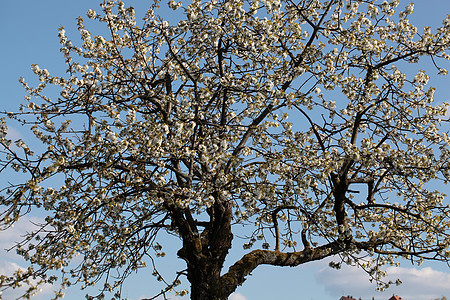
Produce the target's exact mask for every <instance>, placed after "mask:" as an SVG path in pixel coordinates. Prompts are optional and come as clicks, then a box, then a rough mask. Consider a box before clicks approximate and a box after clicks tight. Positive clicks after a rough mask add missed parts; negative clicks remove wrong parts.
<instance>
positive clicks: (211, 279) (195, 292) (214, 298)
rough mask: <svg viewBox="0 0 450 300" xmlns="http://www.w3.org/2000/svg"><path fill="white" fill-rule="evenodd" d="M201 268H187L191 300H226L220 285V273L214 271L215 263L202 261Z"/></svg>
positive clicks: (226, 296) (226, 297)
mask: <svg viewBox="0 0 450 300" xmlns="http://www.w3.org/2000/svg"><path fill="white" fill-rule="evenodd" d="M204 263H205V265H204V266H203V268H202V267H200V266H199V267H197V268H196V267H195V266H192V267H190V268H188V278H189V281H190V282H191V299H192V300H227V299H228V295H224V292H223V289H222V288H221V285H220V273H218V272H217V270H214V269H215V267H214V265H216V263H214V262H212V261H210V262H208V261H204Z"/></svg>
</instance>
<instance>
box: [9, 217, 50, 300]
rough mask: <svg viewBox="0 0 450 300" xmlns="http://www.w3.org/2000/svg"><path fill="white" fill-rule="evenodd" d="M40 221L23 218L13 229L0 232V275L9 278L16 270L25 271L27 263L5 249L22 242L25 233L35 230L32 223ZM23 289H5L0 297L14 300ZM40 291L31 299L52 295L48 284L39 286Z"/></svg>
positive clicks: (13, 251) (45, 297) (39, 219)
mask: <svg viewBox="0 0 450 300" xmlns="http://www.w3.org/2000/svg"><path fill="white" fill-rule="evenodd" d="M42 221H43V219H41V218H36V217H27V216H24V217H22V218H21V219H20V220H19V221H18V222H16V223H15V224H14V227H11V228H8V229H7V230H4V231H0V274H2V275H7V276H11V275H13V274H14V272H15V271H17V270H18V269H22V270H25V269H27V266H26V267H25V266H24V265H26V264H27V262H25V260H24V259H22V257H20V256H19V255H17V254H16V251H15V250H14V249H12V250H11V251H9V252H8V251H6V249H9V248H11V247H12V246H13V245H14V244H15V243H17V242H20V241H22V240H23V237H24V235H25V234H26V233H27V232H30V231H32V230H33V229H36V225H34V224H33V223H35V224H36V223H40V222H42ZM25 289H26V287H21V288H18V289H7V290H5V291H4V292H3V293H2V294H1V296H0V297H3V299H16V298H18V297H19V296H21V295H22V294H23V293H24V291H25ZM41 289H42V291H41V292H39V293H38V296H37V297H35V298H33V299H36V300H38V299H48V298H49V295H50V294H52V293H53V287H52V286H51V285H49V284H46V285H43V286H41ZM41 297H42V298H41Z"/></svg>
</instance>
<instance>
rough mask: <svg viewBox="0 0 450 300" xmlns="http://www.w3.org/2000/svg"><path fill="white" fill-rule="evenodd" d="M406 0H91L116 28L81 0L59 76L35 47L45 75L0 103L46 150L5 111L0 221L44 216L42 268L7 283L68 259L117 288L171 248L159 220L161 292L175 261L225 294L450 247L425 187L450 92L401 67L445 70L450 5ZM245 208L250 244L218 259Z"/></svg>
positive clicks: (41, 274)
mask: <svg viewBox="0 0 450 300" xmlns="http://www.w3.org/2000/svg"><path fill="white" fill-rule="evenodd" d="M399 5H400V1H398V0H391V1H363V0H360V1H353V0H348V1H344V0H331V1H323V0H322V1H319V0H300V1H296V2H295V1H291V0H287V1H285V0H283V1H272V0H265V1H242V0H233V1H229V0H226V1H225V0H224V1H222V0H212V1H206V0H205V1H197V0H195V1H192V3H189V4H183V5H182V4H181V3H176V2H174V1H170V2H169V6H170V7H171V8H172V9H173V10H177V9H179V10H178V12H181V13H180V15H182V17H180V20H179V21H177V22H175V23H174V24H172V25H171V24H169V22H168V21H165V20H163V19H162V18H160V17H158V16H157V13H158V2H155V3H154V4H153V5H152V6H151V7H150V8H149V10H148V11H147V13H146V14H145V17H144V18H143V21H142V22H138V21H136V19H135V12H134V9H133V8H132V7H125V5H124V4H123V3H122V2H115V1H105V2H104V3H103V4H102V5H101V12H95V11H93V10H89V11H88V13H87V15H88V17H89V18H91V19H94V20H96V21H98V22H100V23H103V24H104V25H105V26H106V28H107V29H108V30H109V33H108V34H109V36H108V37H103V36H101V35H95V36H93V34H92V33H91V32H90V31H89V30H88V29H86V27H85V25H84V21H83V19H82V18H81V17H80V18H79V19H78V28H79V32H80V35H81V38H82V46H81V47H78V46H76V45H75V44H74V43H72V42H71V41H70V40H69V39H68V38H67V37H66V35H65V31H64V28H63V27H61V28H60V30H59V38H60V42H61V52H62V53H63V55H64V57H65V59H66V64H67V75H66V76H62V77H60V76H53V75H51V74H50V73H49V72H48V71H47V70H46V69H41V68H39V66H37V65H33V66H32V69H33V72H34V73H35V74H36V75H37V76H38V77H39V80H40V83H39V85H38V86H37V87H30V86H29V85H28V84H27V83H26V82H25V81H24V80H23V79H21V80H20V81H21V82H22V84H23V86H24V87H25V89H26V90H27V93H28V95H27V97H26V100H27V103H26V104H25V105H23V106H22V107H21V109H20V111H18V112H15V113H8V117H9V118H11V119H14V120H16V121H19V122H21V123H22V124H23V125H26V126H29V127H30V128H31V130H32V132H33V133H34V135H35V136H36V138H37V139H39V140H40V141H41V143H42V145H44V146H45V150H44V151H41V152H36V149H31V148H30V147H29V146H27V145H26V143H25V142H24V141H22V140H18V141H15V142H13V141H12V140H10V139H9V137H8V136H7V126H6V120H5V118H4V119H2V126H1V135H0V138H1V141H0V142H1V144H2V146H3V150H2V154H3V156H2V158H1V163H2V168H1V171H2V172H11V171H10V170H11V168H12V169H13V170H15V171H17V172H24V173H25V174H26V176H28V177H27V179H25V180H24V181H23V182H22V183H20V184H8V185H5V187H4V189H3V190H2V191H3V196H2V198H1V205H2V214H1V216H2V218H1V222H2V229H5V230H6V229H7V228H8V227H10V226H11V225H12V224H13V223H14V222H16V221H17V220H18V219H20V218H21V217H22V216H23V215H25V214H27V213H29V212H30V211H32V210H33V209H39V210H44V211H45V212H46V214H47V217H46V218H45V222H44V223H43V224H40V225H39V226H38V228H37V229H36V230H34V231H33V232H30V233H29V234H28V235H27V236H26V237H25V240H24V241H23V242H21V243H19V244H17V245H16V250H17V252H18V253H19V254H20V255H22V256H23V257H24V258H25V259H27V260H28V261H30V263H31V264H32V265H33V267H30V268H29V269H28V270H26V271H22V272H18V273H16V274H15V275H14V276H2V277H1V286H2V287H3V288H8V287H15V286H17V285H18V284H20V283H21V282H27V280H28V281H29V279H31V278H38V279H39V281H38V282H37V284H40V283H45V282H50V283H53V282H56V280H58V276H57V275H55V274H57V273H55V272H53V270H60V272H61V276H59V278H60V279H61V282H62V287H63V288H65V287H67V286H69V285H70V284H72V283H74V282H82V283H83V284H84V285H86V286H90V285H94V284H96V283H98V282H101V283H102V284H103V285H102V286H101V289H102V291H101V295H103V293H106V292H109V291H117V290H119V292H118V293H117V294H116V296H115V297H117V298H119V297H120V286H121V285H122V283H123V281H124V280H125V279H126V278H127V276H128V275H129V274H130V273H131V272H133V271H136V270H138V269H140V268H144V267H146V262H147V263H148V261H149V259H153V258H154V257H156V256H160V255H163V252H162V249H163V248H162V247H163V246H164V243H163V242H164V241H163V240H160V239H159V238H158V237H159V235H160V234H161V233H162V232H167V233H169V234H172V235H175V236H177V237H178V238H179V239H180V241H181V246H180V249H179V251H178V252H177V254H178V256H179V257H180V258H181V259H183V260H184V261H185V262H186V270H184V271H180V272H179V273H178V275H177V276H176V278H175V280H173V282H168V283H167V291H169V290H171V289H172V288H175V287H176V286H177V285H178V284H179V282H180V281H179V278H180V277H181V276H186V277H187V280H188V281H189V283H190V286H191V288H190V296H191V299H197V300H203V299H209V300H210V299H227V297H228V296H229V295H230V294H231V293H232V292H233V291H235V289H236V288H237V287H238V286H239V285H241V284H243V283H244V281H245V279H246V276H247V275H249V274H250V272H252V271H253V270H254V269H255V268H257V267H258V266H260V265H264V264H266V265H276V266H291V267H293V266H298V265H301V264H303V263H306V262H310V261H314V260H321V259H324V258H326V257H331V256H337V257H339V260H338V261H337V262H335V263H333V264H332V265H333V266H334V267H339V266H340V264H341V263H348V264H356V265H359V266H361V267H363V268H364V269H365V270H366V271H367V272H368V273H369V274H370V275H371V276H372V277H373V278H374V279H375V280H377V281H379V282H380V284H383V282H382V281H381V278H382V276H383V271H382V270H381V269H380V266H382V265H384V264H397V261H398V258H400V257H403V258H406V259H408V260H411V261H412V262H419V263H420V262H421V261H423V260H424V259H430V260H438V261H445V262H448V259H449V257H450V251H449V243H450V237H449V225H450V220H449V212H450V209H449V206H448V205H447V204H445V203H444V200H445V195H444V194H442V193H440V192H439V191H434V190H430V189H429V188H427V186H428V184H429V183H430V182H431V183H433V182H438V181H442V182H445V183H447V182H448V180H449V178H450V175H449V168H450V163H449V158H450V151H449V143H450V139H449V137H448V135H447V134H446V133H445V132H443V131H441V130H440V128H441V124H442V123H443V122H445V121H446V120H443V119H445V115H446V113H447V108H448V105H447V104H445V103H443V104H439V105H436V104H434V98H433V95H434V92H435V88H433V87H430V88H427V87H426V85H427V82H428V80H429V75H428V73H426V71H425V70H418V71H417V72H414V73H413V74H412V75H408V74H406V73H407V72H406V71H405V70H411V67H410V66H411V65H408V64H407V63H412V64H413V65H412V66H414V64H416V63H419V62H421V61H423V60H424V59H428V60H427V65H428V66H429V67H431V68H430V69H431V70H428V72H432V73H433V74H434V73H438V74H440V75H446V74H447V71H446V70H445V69H444V68H442V64H444V63H445V60H448V59H449V58H450V56H449V55H448V54H446V53H445V51H446V50H448V48H449V45H450V19H449V18H448V17H447V18H446V19H445V20H444V21H443V25H442V27H441V28H439V29H438V30H437V31H436V33H432V31H431V29H430V28H428V27H427V28H424V29H423V31H419V30H418V29H417V28H416V27H414V26H413V25H411V24H410V23H409V21H408V15H410V14H411V13H412V12H413V5H412V4H409V5H407V6H406V8H405V9H404V10H402V11H400V12H399V13H396V12H395V10H397V7H399ZM400 8H401V7H400ZM398 10H401V9H398ZM420 66H421V67H422V65H420ZM402 70H404V71H402ZM49 86H56V87H59V88H60V94H59V95H58V96H56V97H53V96H50V95H49V93H50V94H51V93H52V91H53V90H54V89H50V90H49V92H48V93H47V94H46V93H44V91H47V90H48V88H47V87H49ZM322 90H323V92H322ZM288 116H289V119H288ZM38 149H39V148H38ZM55 182H60V183H58V184H56V183H55ZM242 225H245V226H244V227H243V229H239V230H240V232H242V231H244V232H245V233H244V235H245V234H246V240H245V243H244V244H243V246H244V249H246V251H244V253H243V254H242V257H241V258H240V259H239V260H237V261H236V262H234V263H233V264H232V265H231V267H230V268H229V269H228V270H223V265H224V262H225V259H226V258H227V254H228V252H229V250H230V249H231V247H232V241H233V238H234V233H235V228H236V226H240V227H241V226H242ZM76 255H78V257H77V260H76V261H77V262H79V265H77V266H75V267H74V266H73V265H72V264H71V262H73V261H74V257H75V256H76ZM80 257H81V258H80ZM80 261H81V262H80ZM112 271H117V272H118V274H119V276H117V277H114V276H112V275H111V274H112V273H111V272H112ZM154 274H155V276H157V277H158V278H159V276H160V274H159V273H158V271H157V270H155V272H154ZM389 284H390V283H389V282H388V283H385V286H387V285H389ZM35 289H36V287H35V286H32V287H31V288H30V289H29V290H28V291H27V293H28V294H32V293H34V292H35ZM178 293H179V294H181V295H183V294H186V293H187V291H185V290H179V291H178ZM60 295H62V292H59V294H58V295H57V296H60Z"/></svg>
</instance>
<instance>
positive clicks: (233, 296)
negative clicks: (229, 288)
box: [228, 293, 247, 300]
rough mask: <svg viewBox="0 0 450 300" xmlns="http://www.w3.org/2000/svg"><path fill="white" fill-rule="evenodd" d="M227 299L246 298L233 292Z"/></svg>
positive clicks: (240, 299)
mask: <svg viewBox="0 0 450 300" xmlns="http://www.w3.org/2000/svg"><path fill="white" fill-rule="evenodd" d="M228 300H247V298H245V297H244V295H242V294H239V293H233V294H231V295H230V297H228Z"/></svg>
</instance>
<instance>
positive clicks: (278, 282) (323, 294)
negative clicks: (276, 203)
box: [0, 0, 450, 300]
mask: <svg viewBox="0 0 450 300" xmlns="http://www.w3.org/2000/svg"><path fill="white" fill-rule="evenodd" d="M98 3H100V1H99V0H78V1H73V0H41V1H35V0H15V1H6V0H3V1H2V9H1V10H0V36H1V37H2V40H3V42H2V46H1V47H0V54H1V55H0V110H7V111H11V110H14V109H16V108H17V107H18V105H19V104H20V103H21V102H22V99H23V96H24V95H25V93H24V91H23V89H22V87H21V86H20V84H19V83H18V81H17V79H18V78H19V77H21V76H23V77H25V78H26V79H31V78H33V74H32V72H31V70H30V66H31V64H34V63H36V64H38V65H40V67H42V68H47V69H48V70H49V71H50V73H52V72H55V73H59V74H62V73H63V72H64V69H65V65H64V60H63V58H62V56H61V55H60V53H59V42H58V37H57V29H58V27H59V26H60V25H64V26H65V27H66V31H67V34H68V36H69V38H73V39H74V40H76V38H75V37H76V36H77V32H76V20H75V18H76V17H78V16H79V15H82V16H85V13H86V11H87V10H88V9H89V8H94V9H97V8H98ZM125 3H126V4H132V5H133V6H134V7H135V8H136V10H137V13H138V15H139V13H141V14H142V13H143V11H144V10H145V7H146V6H147V5H148V3H150V2H149V1H137V0H135V1H128V2H127V1H125ZM408 3H409V1H402V4H401V7H404V6H406V5H407V4H408ZM446 13H450V1H449V0H417V1H416V5H415V14H414V15H413V17H412V19H413V23H414V24H417V25H419V26H424V25H427V24H428V25H431V26H433V27H435V26H438V25H439V24H440V21H441V20H443V19H444V18H445V14H446ZM447 69H450V66H448V67H447ZM431 82H432V84H434V86H436V87H437V88H438V93H437V99H438V101H439V102H441V101H449V100H450V85H449V84H448V82H449V79H448V77H445V78H440V79H439V80H435V81H433V80H432V81H431ZM15 129H16V130H17V131H18V132H19V133H18V134H20V131H21V128H15ZM23 134H25V133H23ZM24 221H27V220H24ZM29 226H30V225H29V224H28V223H27V222H22V223H20V224H18V225H17V226H16V228H15V229H14V231H12V232H6V233H1V234H0V250H1V249H3V248H5V247H7V245H9V244H11V242H12V241H14V240H17V239H18V236H19V235H20V234H21V233H23V232H24V231H26V230H27V228H29ZM173 246H174V251H175V250H176V248H177V247H178V244H177V243H176V241H173ZM174 251H173V252H174ZM238 253H241V254H242V252H241V251H240V249H238V250H234V251H233V253H232V257H233V258H234V259H236V258H238V256H237V254H238ZM172 254H173V253H172ZM13 263H17V264H18V265H21V266H24V264H23V262H21V261H20V260H17V258H16V257H14V255H13V254H11V253H9V254H7V253H6V252H1V251H0V273H4V272H7V271H8V270H9V269H11V267H13V266H14V265H13ZM327 264H328V262H327V261H322V262H315V263H310V264H306V265H302V266H299V267H297V268H277V267H270V266H262V267H259V268H258V269H257V270H255V271H254V272H253V274H252V276H250V277H249V278H248V279H247V281H246V282H245V283H244V286H243V287H240V288H239V289H238V290H237V292H238V294H235V295H233V296H232V297H231V298H230V299H232V300H245V299H246V300H257V299H258V300H269V299H281V300H284V299H285V300H291V299H306V300H309V299H315V300H319V299H321V300H334V299H339V297H340V296H341V295H353V296H355V297H362V299H371V298H372V296H374V297H375V299H377V300H378V299H379V300H382V299H388V298H389V297H390V296H391V295H392V294H393V293H395V294H398V295H401V296H402V297H403V298H404V299H407V300H421V299H422V300H428V299H431V298H433V297H439V296H444V295H446V296H447V297H449V296H450V270H449V268H448V267H447V266H443V265H439V264H424V265H423V266H421V267H417V266H411V265H410V264H408V263H407V262H405V263H404V264H403V265H402V267H401V268H397V269H391V270H390V271H391V273H394V274H395V275H398V276H399V277H401V278H402V281H403V282H404V284H403V285H402V286H400V287H396V288H392V289H389V290H388V291H387V292H386V293H377V292H375V286H374V285H370V283H369V281H368V278H367V276H366V275H365V274H364V273H363V272H362V271H361V270H359V269H356V268H349V267H344V268H343V269H341V270H339V271H336V270H332V269H330V268H328V267H327ZM161 265H163V266H164V267H163V269H164V271H165V272H166V273H170V272H171V271H172V270H174V269H175V268H176V267H178V266H183V264H182V262H181V261H179V260H177V259H176V258H175V256H172V255H168V257H166V258H164V259H162V261H161ZM394 277H395V276H394ZM51 290H52V288H51V287H46V288H44V291H43V293H42V294H41V295H40V296H38V297H36V299H49V298H50V294H49V292H51ZM158 290H159V287H157V286H156V285H155V284H154V278H153V277H152V276H150V275H149V272H146V273H143V274H139V275H137V276H134V277H133V278H131V280H130V281H129V282H127V283H126V285H125V287H124V296H128V297H129V298H130V299H133V300H134V299H139V297H141V296H147V297H148V296H152V294H153V293H154V292H157V291H158ZM83 294H84V292H79V291H78V290H76V289H70V290H68V291H67V292H66V297H65V299H70V300H75V299H81V298H82V296H81V295H83ZM4 296H5V297H6V298H8V299H9V297H11V298H12V297H13V295H11V294H10V295H9V296H8V295H7V294H5V295H4ZM173 299H176V298H173ZM186 299H187V298H186Z"/></svg>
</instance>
